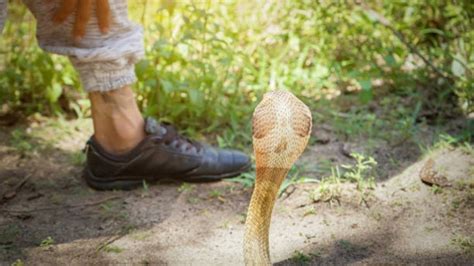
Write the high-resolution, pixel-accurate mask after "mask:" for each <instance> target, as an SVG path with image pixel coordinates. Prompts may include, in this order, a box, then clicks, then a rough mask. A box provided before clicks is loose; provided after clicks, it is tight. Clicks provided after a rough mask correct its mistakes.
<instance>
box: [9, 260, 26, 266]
mask: <svg viewBox="0 0 474 266" xmlns="http://www.w3.org/2000/svg"><path fill="white" fill-rule="evenodd" d="M24 265H25V263H24V262H23V261H22V260H21V259H17V260H16V261H15V262H13V263H12V265H11V266H24Z"/></svg>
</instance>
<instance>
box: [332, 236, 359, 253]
mask: <svg viewBox="0 0 474 266" xmlns="http://www.w3.org/2000/svg"><path fill="white" fill-rule="evenodd" d="M337 244H338V245H339V246H340V247H341V248H342V249H344V250H345V251H346V252H348V253H350V252H354V251H356V250H357V246H356V245H354V244H352V243H351V242H350V241H348V240H344V239H341V240H339V241H337Z"/></svg>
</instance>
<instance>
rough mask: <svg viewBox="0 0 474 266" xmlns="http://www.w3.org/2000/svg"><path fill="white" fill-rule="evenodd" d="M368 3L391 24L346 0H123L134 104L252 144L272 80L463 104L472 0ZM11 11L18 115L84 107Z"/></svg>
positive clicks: (472, 96) (2, 91) (8, 59)
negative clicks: (139, 27)
mask: <svg viewBox="0 0 474 266" xmlns="http://www.w3.org/2000/svg"><path fill="white" fill-rule="evenodd" d="M356 2H357V1H356ZM367 5H368V6H370V8H371V9H373V10H375V11H376V12H377V13H378V14H380V16H383V17H384V18H386V19H387V21H388V22H389V25H390V27H391V28H390V27H387V26H384V25H383V24H382V23H380V22H381V20H380V17H378V16H376V15H374V13H373V12H369V11H368V8H367V7H365V6H362V5H358V4H356V3H355V2H354V3H352V2H351V3H347V2H343V1H323V2H320V1H312V0H298V1H286V0H285V1H276V0H274V1H270V2H268V1H249V0H247V1H235V0H231V1H224V2H222V1H220V2H213V1H210V0H208V1H175V0H163V1H147V0H145V1H136V2H133V3H131V7H130V10H131V14H132V17H134V18H139V19H140V20H141V22H142V24H143V25H144V28H145V32H146V39H145V48H146V57H145V59H144V60H142V61H140V62H139V63H138V64H137V66H136V73H137V76H138V80H139V81H138V82H137V83H136V84H135V85H134V88H135V90H136V92H137V96H138V102H139V105H140V107H141V109H142V110H143V112H144V113H145V114H146V115H154V116H158V117H160V118H161V119H163V120H168V121H171V122H174V123H177V124H179V125H180V126H182V127H183V128H186V129H187V131H188V133H191V134H193V135H201V134H206V135H209V133H210V132H212V133H213V134H216V135H211V137H215V141H216V142H218V144H219V145H221V146H229V145H234V144H235V143H236V142H237V143H239V144H240V145H242V146H246V145H247V144H248V143H250V141H251V138H250V134H249V133H250V117H251V112H252V111H253V108H254V106H255V104H256V102H257V100H258V99H259V98H260V97H261V95H262V94H263V93H264V92H266V91H267V90H269V89H273V88H280V89H288V90H291V91H293V92H294V93H296V94H297V95H298V96H300V97H302V98H303V99H304V100H305V101H307V102H308V103H311V102H312V101H318V100H321V99H332V98H334V97H337V96H338V95H340V94H341V93H346V94H350V93H357V97H358V99H359V100H360V102H361V103H363V104H369V102H370V101H372V100H373V99H375V97H376V92H377V90H378V89H379V88H381V87H383V88H385V89H387V90H388V91H389V92H390V93H395V94H398V95H402V96H404V95H410V94H413V93H421V94H422V95H426V97H421V99H422V101H423V102H422V105H423V106H428V107H436V106H442V105H443V103H445V102H447V101H451V102H453V101H454V102H456V103H457V104H458V106H460V107H461V108H463V109H464V110H465V111H466V112H472V111H473V108H474V107H473V106H474V104H473V103H474V85H473V84H474V82H473V76H472V69H474V58H473V54H474V53H473V47H472V43H473V37H474V31H473V30H472V28H473V25H472V14H473V13H474V10H473V9H474V7H473V5H472V4H470V1H456V2H454V1H447V0H434V1H422V0H414V1H407V0H403V1H368V3H367ZM9 11H10V21H9V22H8V23H7V24H6V27H5V30H4V33H3V36H2V38H0V47H2V48H1V51H0V72H1V73H0V101H1V102H2V103H6V104H7V105H8V107H10V109H17V110H21V111H23V112H25V113H26V114H31V113H33V112H38V111H39V112H42V113H49V114H51V113H53V114H54V113H56V114H59V113H61V112H63V111H68V112H74V113H75V114H76V115H78V116H82V115H84V114H86V113H87V109H88V106H87V103H86V102H84V101H76V100H74V97H72V96H71V95H72V94H74V93H77V92H76V91H77V90H79V87H80V85H79V82H78V78H77V75H76V74H75V72H74V70H73V68H72V67H71V65H70V63H69V62H68V61H67V60H66V59H65V58H63V57H60V56H54V55H48V54H46V53H43V52H41V51H40V49H39V48H38V46H37V45H36V44H35V40H34V22H33V20H32V17H31V15H29V14H28V13H27V12H26V11H25V8H24V7H22V6H21V5H20V4H19V3H18V1H12V4H10V10H9ZM392 29H394V30H395V31H396V32H398V33H400V34H401V35H402V36H403V38H404V40H405V42H406V43H408V44H410V45H411V46H412V47H414V48H415V49H416V52H417V53H419V54H421V55H423V57H425V58H427V60H428V61H429V62H430V63H431V64H432V66H434V68H433V67H432V66H428V65H426V64H425V63H424V62H423V61H422V60H421V59H420V57H419V56H417V55H416V53H415V51H414V50H413V49H411V48H409V47H408V46H407V44H406V43H403V42H402V41H401V40H400V38H399V37H400V36H398V37H397V33H394V31H393V30H392ZM420 91H421V92H420ZM454 95H455V96H454ZM420 106H421V103H420ZM418 109H420V108H418ZM359 118H360V120H361V121H365V122H364V123H365V125H364V127H369V128H370V126H371V124H372V125H373V126H374V127H377V126H378V125H377V124H376V123H377V119H376V116H374V115H373V114H370V115H361V116H360V117H358V119H359ZM414 118H416V117H414ZM413 123H414V119H412V118H410V119H407V120H406V121H405V122H403V123H400V125H399V126H400V128H401V129H402V130H403V129H410V125H412V124H413ZM355 130H357V129H355ZM374 131H375V130H374ZM198 132H199V133H198ZM409 133H410V132H409V131H407V134H409Z"/></svg>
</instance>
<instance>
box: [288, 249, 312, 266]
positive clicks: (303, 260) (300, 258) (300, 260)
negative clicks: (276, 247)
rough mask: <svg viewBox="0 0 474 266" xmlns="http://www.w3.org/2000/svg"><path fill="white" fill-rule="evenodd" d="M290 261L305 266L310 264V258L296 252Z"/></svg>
mask: <svg viewBox="0 0 474 266" xmlns="http://www.w3.org/2000/svg"><path fill="white" fill-rule="evenodd" d="M291 260H292V261H293V262H295V263H297V264H299V265H307V264H308V263H309V262H311V256H309V255H306V254H304V253H303V252H301V251H299V250H296V251H295V252H294V253H293V256H291Z"/></svg>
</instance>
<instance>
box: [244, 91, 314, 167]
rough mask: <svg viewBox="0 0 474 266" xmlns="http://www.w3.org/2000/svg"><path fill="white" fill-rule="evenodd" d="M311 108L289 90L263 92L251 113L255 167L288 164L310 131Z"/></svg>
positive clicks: (294, 157)
mask: <svg viewBox="0 0 474 266" xmlns="http://www.w3.org/2000/svg"><path fill="white" fill-rule="evenodd" d="M311 127H312V117H311V111H310V110H309V108H308V106H306V105H305V104H304V103H303V102H302V101H301V100H300V99H298V98H296V96H294V95H293V94H292V93H291V92H289V91H283V90H276V91H271V92H268V93H266V94H265V95H264V96H263V99H262V101H261V102H260V103H259V104H258V105H257V107H256V108H255V111H254V113H253V119H252V128H253V145H254V151H255V157H256V161H257V167H278V168H291V166H292V165H293V163H294V162H295V161H296V159H298V157H299V156H300V155H301V153H303V150H304V149H305V147H306V145H307V143H308V139H309V136H310V134H311Z"/></svg>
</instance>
